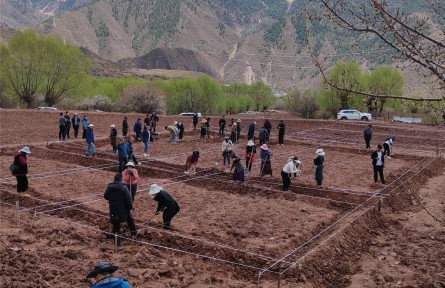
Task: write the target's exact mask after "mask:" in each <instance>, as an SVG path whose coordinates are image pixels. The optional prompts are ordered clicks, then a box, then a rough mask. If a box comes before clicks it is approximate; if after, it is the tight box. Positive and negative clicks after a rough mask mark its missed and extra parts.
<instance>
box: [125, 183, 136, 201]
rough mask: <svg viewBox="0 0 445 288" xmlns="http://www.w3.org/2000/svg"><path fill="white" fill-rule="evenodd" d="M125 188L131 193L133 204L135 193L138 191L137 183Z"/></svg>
mask: <svg viewBox="0 0 445 288" xmlns="http://www.w3.org/2000/svg"><path fill="white" fill-rule="evenodd" d="M125 186H127V188H128V191H130V192H131V202H134V197H136V191H137V190H138V183H136V184H131V185H125Z"/></svg>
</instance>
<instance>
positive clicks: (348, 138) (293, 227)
mask: <svg viewBox="0 0 445 288" xmlns="http://www.w3.org/2000/svg"><path fill="white" fill-rule="evenodd" d="M82 114H83V113H82ZM82 114H79V115H81V116H82ZM128 116H129V123H130V127H132V123H131V122H132V121H134V120H136V118H137V117H141V118H144V116H143V115H136V114H129V115H128ZM88 117H89V118H90V121H91V122H93V123H94V124H95V128H94V129H95V134H96V147H97V151H98V153H97V157H96V158H95V159H91V158H87V157H85V148H86V145H85V143H84V140H82V139H73V138H71V139H69V140H67V141H64V142H63V141H58V139H57V133H58V126H57V123H58V122H57V118H58V113H54V112H42V111H28V110H1V111H0V119H1V121H0V131H1V133H2V135H8V137H2V138H1V139H0V144H1V145H2V146H1V148H0V163H2V166H1V169H0V177H1V180H0V183H1V187H0V201H1V202H0V204H1V205H2V209H1V210H0V231H1V233H0V239H1V241H0V259H2V261H1V262H0V279H1V280H2V281H0V287H67V286H88V285H89V284H90V281H89V280H86V279H85V275H86V274H87V273H88V271H89V270H90V269H91V268H92V266H93V265H94V263H95V262H97V261H100V260H105V261H110V262H112V263H114V264H116V265H119V266H120V267H121V269H120V270H118V271H117V272H116V274H117V275H119V276H123V277H126V278H127V279H128V281H129V282H130V283H131V284H132V286H133V287H254V286H256V285H258V286H259V287H277V285H281V286H282V287H443V285H445V277H444V275H443V272H442V271H443V268H444V264H445V263H444V262H443V261H442V260H440V259H442V258H443V257H441V256H443V254H444V252H445V248H444V247H445V246H444V245H443V241H444V239H445V238H444V237H445V234H444V233H443V224H442V225H441V224H440V221H442V223H443V219H444V209H443V203H444V201H445V199H443V197H445V196H443V194H444V193H443V192H444V191H443V189H444V188H443V187H444V183H445V181H443V179H444V177H445V176H444V173H443V171H444V166H445V162H444V160H443V158H441V157H439V158H436V156H440V155H442V153H443V148H444V146H445V145H444V141H445V140H444V139H445V131H444V130H443V129H438V128H436V127H427V126H412V125H406V124H400V123H383V122H382V123H379V122H375V123H372V124H373V126H374V133H375V137H374V138H375V139H373V141H374V142H375V143H377V142H376V141H379V142H381V141H383V140H384V139H386V135H388V136H396V144H395V148H396V149H394V150H395V152H396V154H395V155H394V156H393V158H392V159H387V161H386V167H385V176H386V181H387V183H388V184H387V185H381V184H374V183H373V180H372V166H371V165H370V157H369V154H370V151H369V150H365V149H364V147H363V146H364V143H363V141H362V136H361V133H362V130H363V129H364V127H365V126H366V125H367V124H368V123H367V122H354V121H349V122H348V121H346V122H344V121H340V122H336V121H315V120H295V119H292V118H289V117H287V118H286V117H285V116H279V117H280V118H278V115H268V116H267V117H270V118H271V120H272V124H273V130H272V135H271V140H270V141H269V142H268V144H269V147H270V149H271V151H272V152H273V153H274V157H273V158H272V168H273V171H274V172H273V177H271V176H264V177H259V176H258V175H259V174H260V168H259V166H260V165H259V157H257V159H256V160H255V162H254V165H253V169H252V172H251V173H250V174H249V175H247V176H246V181H245V182H244V183H236V182H233V181H232V180H231V175H230V173H229V171H228V167H224V166H223V165H222V157H221V142H222V136H219V135H217V133H213V134H212V137H210V138H206V139H204V140H199V132H198V131H191V129H190V127H188V126H189V122H191V119H190V118H185V117H182V118H181V117H175V116H168V117H167V116H161V120H160V123H159V124H158V127H157V130H158V132H159V135H158V136H156V137H155V142H153V143H151V145H150V151H149V154H150V156H149V157H143V155H142V149H143V145H142V144H141V143H135V144H134V147H135V152H136V156H137V157H138V159H139V160H140V163H141V164H140V166H138V167H137V169H138V172H139V177H140V179H139V184H138V194H137V196H136V200H135V208H134V211H133V216H134V218H135V222H136V226H137V227H138V229H139V230H140V232H141V235H140V236H138V237H137V238H136V239H132V238H131V236H130V234H129V232H128V229H127V228H126V224H123V227H124V236H125V237H126V241H124V242H123V243H122V245H121V246H119V247H118V248H117V249H116V248H115V247H114V246H113V244H112V240H111V239H107V237H106V236H107V233H109V231H110V230H111V224H110V223H109V218H108V217H109V216H108V203H107V202H106V201H105V200H104V199H103V192H104V191H105V188H106V185H107V183H109V182H111V181H112V179H113V175H114V173H115V172H116V171H117V157H116V155H114V154H113V153H112V151H111V146H110V144H109V141H108V140H107V135H108V129H109V128H108V127H109V125H110V124H111V123H115V124H117V126H118V127H119V126H120V125H119V124H120V122H121V120H122V117H123V116H122V115H121V114H118V113H90V112H88ZM281 117H285V118H284V119H285V122H286V125H287V128H286V129H287V130H286V137H285V145H284V146H280V145H278V143H277V141H276V134H274V133H275V132H276V126H277V125H278V120H279V119H281ZM133 118H134V119H133ZM234 118H237V117H234ZM218 119H219V118H218V117H212V121H211V125H212V124H213V125H216V123H217V121H218ZM226 119H230V117H226ZM174 120H182V121H186V122H185V123H186V125H185V126H186V133H185V137H184V140H183V141H182V142H180V143H178V144H177V145H173V144H171V143H168V141H169V135H168V133H166V132H165V130H164V129H163V126H165V125H169V124H171V123H172V122H173V121H174ZM252 120H256V121H257V125H258V126H261V124H262V122H263V121H264V118H260V117H257V118H256V119H249V118H242V125H243V128H244V129H243V130H242V135H241V139H240V142H241V143H240V144H236V145H235V149H234V151H235V153H236V154H238V155H240V156H241V157H242V161H244V157H243V153H244V149H245V142H246V139H245V137H246V136H245V132H246V130H247V126H248V123H250V122H251V121H252ZM20 123H32V124H30V125H21V124H20ZM258 128H259V127H258ZM213 130H215V129H213ZM257 131H258V129H257ZM214 132H215V131H214ZM375 143H373V145H375ZM22 144H28V145H30V147H31V151H32V154H31V157H30V165H29V170H30V172H29V174H28V177H29V182H30V187H29V189H28V191H29V193H30V194H31V197H26V198H24V197H19V196H18V195H17V194H16V193H15V182H16V181H15V178H14V177H11V176H10V174H9V170H8V166H9V164H10V161H11V159H12V157H11V155H12V154H13V152H14V151H15V150H17V149H18V148H20V145H22ZM320 147H322V148H323V149H324V150H325V152H326V162H325V180H324V183H323V187H322V188H321V189H316V187H314V186H315V185H314V179H313V175H312V174H313V170H312V159H313V158H314V156H315V155H314V152H315V150H316V149H317V148H320ZM193 150H199V151H200V152H201V157H200V160H199V165H198V169H197V173H196V174H195V175H186V174H184V173H183V171H184V164H185V159H186V157H187V156H188V155H189V154H190V153H191V151H193ZM294 155H297V156H298V157H299V159H300V160H302V163H303V166H302V174H301V176H300V177H297V178H292V185H291V187H290V189H289V191H285V192H283V191H282V186H281V176H280V171H281V168H282V167H283V165H284V164H285V163H286V159H287V158H288V157H289V156H294ZM152 183H157V184H159V185H161V186H163V187H164V189H165V190H166V191H168V192H169V193H170V194H171V195H172V196H173V197H174V198H175V199H176V200H177V201H178V203H179V205H180V206H181V211H180V213H179V214H178V215H177V216H176V217H175V218H174V219H173V223H172V225H173V229H172V230H171V231H165V230H163V229H161V226H162V219H161V217H160V216H157V217H153V218H150V217H151V216H153V213H154V211H155V208H156V203H155V202H154V201H153V200H152V199H151V197H149V196H148V194H147V190H148V188H149V186H150V185H151V184H152ZM441 189H442V190H441ZM436 200H437V201H436ZM16 205H19V207H20V213H19V214H17V210H16V207H17V206H16ZM17 215H19V217H17ZM432 215H433V216H435V218H433V217H432ZM17 219H19V222H20V223H17ZM149 219H150V220H149ZM419 271H420V272H419ZM441 285H442V286H441Z"/></svg>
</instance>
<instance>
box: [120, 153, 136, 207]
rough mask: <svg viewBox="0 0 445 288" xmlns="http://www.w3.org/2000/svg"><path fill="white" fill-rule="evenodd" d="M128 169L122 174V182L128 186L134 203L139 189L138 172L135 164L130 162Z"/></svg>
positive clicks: (127, 165)
mask: <svg viewBox="0 0 445 288" xmlns="http://www.w3.org/2000/svg"><path fill="white" fill-rule="evenodd" d="M125 166H126V167H127V169H125V170H124V172H123V173H122V176H123V177H122V182H124V184H125V185H126V186H127V188H128V190H130V193H131V202H134V197H135V196H136V190H137V189H138V177H139V175H138V170H136V168H134V163H133V162H132V161H128V163H127V164H126V165H125Z"/></svg>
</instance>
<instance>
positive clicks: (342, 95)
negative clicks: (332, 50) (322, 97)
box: [325, 61, 363, 109]
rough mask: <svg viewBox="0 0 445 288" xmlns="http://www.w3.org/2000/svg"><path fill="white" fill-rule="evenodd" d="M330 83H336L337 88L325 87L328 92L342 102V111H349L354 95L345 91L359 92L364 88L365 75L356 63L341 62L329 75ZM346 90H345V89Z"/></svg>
mask: <svg viewBox="0 0 445 288" xmlns="http://www.w3.org/2000/svg"><path fill="white" fill-rule="evenodd" d="M328 81H329V82H330V83H334V85H335V88H334V87H333V86H331V85H329V86H325V87H326V89H327V90H332V91H333V92H334V95H335V96H334V97H336V98H338V99H339V100H340V107H339V108H340V109H348V108H351V106H352V98H353V96H354V94H353V93H351V92H349V91H346V90H345V89H352V90H358V89H359V88H360V87H362V86H363V84H362V83H363V73H362V71H361V70H360V66H359V65H358V63H357V62H355V61H349V62H347V63H344V62H342V61H339V62H337V63H336V64H335V66H334V68H333V69H332V71H331V72H330V73H329V75H328ZM344 88H345V89H344Z"/></svg>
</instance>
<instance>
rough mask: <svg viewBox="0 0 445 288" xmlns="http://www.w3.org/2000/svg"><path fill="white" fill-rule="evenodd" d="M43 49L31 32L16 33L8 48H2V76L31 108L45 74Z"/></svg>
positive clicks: (0, 54) (0, 53)
mask: <svg viewBox="0 0 445 288" xmlns="http://www.w3.org/2000/svg"><path fill="white" fill-rule="evenodd" d="M43 52H44V51H43V47H42V45H41V42H40V39H39V38H38V37H37V35H36V34H35V33H34V32H33V31H31V30H27V31H24V32H22V31H18V32H16V33H15V34H14V35H13V36H12V38H11V40H10V42H9V44H8V46H3V45H2V46H1V47H0V60H1V61H0V62H1V74H2V75H4V78H6V79H7V82H8V84H9V85H8V86H9V87H10V89H11V90H12V93H13V94H15V95H16V96H17V98H18V99H19V101H23V102H25V104H26V107H27V108H30V107H31V105H32V102H33V100H34V95H35V94H36V93H37V90H38V88H39V84H40V80H41V77H42V73H43V68H44V67H43V64H44V59H43Z"/></svg>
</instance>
